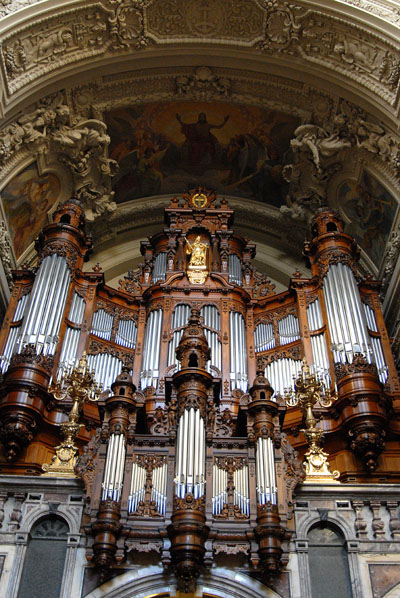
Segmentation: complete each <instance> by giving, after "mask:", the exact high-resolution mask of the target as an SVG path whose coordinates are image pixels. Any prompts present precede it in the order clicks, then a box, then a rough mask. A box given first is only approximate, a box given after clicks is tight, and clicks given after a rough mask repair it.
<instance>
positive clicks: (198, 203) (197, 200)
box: [192, 193, 208, 208]
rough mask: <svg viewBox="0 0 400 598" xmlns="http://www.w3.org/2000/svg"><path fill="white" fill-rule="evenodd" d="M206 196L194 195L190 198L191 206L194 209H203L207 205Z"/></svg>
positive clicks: (202, 194)
mask: <svg viewBox="0 0 400 598" xmlns="http://www.w3.org/2000/svg"><path fill="white" fill-rule="evenodd" d="M207 201H208V200H207V195H205V194H204V193H195V194H194V195H193V197H192V204H193V205H194V207H195V208H204V207H205V206H206V205H207Z"/></svg>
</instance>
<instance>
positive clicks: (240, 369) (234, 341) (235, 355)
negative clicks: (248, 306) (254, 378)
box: [229, 311, 247, 392]
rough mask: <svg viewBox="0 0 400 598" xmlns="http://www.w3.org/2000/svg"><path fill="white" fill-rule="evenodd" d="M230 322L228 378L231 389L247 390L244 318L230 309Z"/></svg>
mask: <svg viewBox="0 0 400 598" xmlns="http://www.w3.org/2000/svg"><path fill="white" fill-rule="evenodd" d="M229 324H230V339H231V342H230V357H231V361H230V380H231V390H233V389H234V388H240V389H241V390H242V391H243V392H246V391H247V349H246V329H245V323H244V318H243V316H242V314H241V313H239V312H237V311H231V312H230V314H229Z"/></svg>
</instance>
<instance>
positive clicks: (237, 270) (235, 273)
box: [228, 253, 242, 286]
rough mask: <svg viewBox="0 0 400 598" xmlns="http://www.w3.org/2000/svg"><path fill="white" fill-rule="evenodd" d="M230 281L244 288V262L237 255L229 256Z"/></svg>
mask: <svg viewBox="0 0 400 598" xmlns="http://www.w3.org/2000/svg"><path fill="white" fill-rule="evenodd" d="M228 279H229V282H234V283H236V284H237V285H239V286H242V262H241V261H240V259H239V257H238V256H237V255H236V253H231V254H229V269H228Z"/></svg>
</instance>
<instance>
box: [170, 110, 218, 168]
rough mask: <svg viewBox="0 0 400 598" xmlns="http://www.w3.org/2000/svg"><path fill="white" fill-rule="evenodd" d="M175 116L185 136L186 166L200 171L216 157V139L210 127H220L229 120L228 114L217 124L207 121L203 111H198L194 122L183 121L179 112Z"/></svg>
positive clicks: (208, 165)
mask: <svg viewBox="0 0 400 598" xmlns="http://www.w3.org/2000/svg"><path fill="white" fill-rule="evenodd" d="M176 118H177V121H178V122H179V124H180V125H181V131H182V133H183V135H184V136H185V137H186V141H185V144H187V153H186V161H187V163H188V166H189V168H190V170H192V171H193V172H202V171H203V170H204V169H205V168H207V167H210V165H212V163H213V161H214V160H215V158H216V149H217V146H218V139H217V138H216V137H215V136H214V135H213V134H212V133H211V129H222V127H223V126H224V125H225V124H226V123H227V121H228V120H229V115H228V116H225V117H224V120H223V121H222V123H221V124H219V125H213V124H211V123H209V122H208V121H207V116H206V114H205V113H204V112H200V114H199V116H198V118H197V122H194V123H184V122H183V121H182V118H181V116H180V114H177V115H176Z"/></svg>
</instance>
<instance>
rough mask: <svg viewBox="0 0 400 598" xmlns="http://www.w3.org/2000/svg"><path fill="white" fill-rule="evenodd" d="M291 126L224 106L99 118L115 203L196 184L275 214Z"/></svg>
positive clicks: (256, 111)
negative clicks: (113, 166)
mask: <svg viewBox="0 0 400 598" xmlns="http://www.w3.org/2000/svg"><path fill="white" fill-rule="evenodd" d="M227 115H229V116H227ZM299 124H300V123H299V119H298V118H297V117H293V116H289V115H286V114H281V113H278V112H274V111H267V110H263V109H260V108H255V107H249V106H236V105H233V104H230V103H229V104H228V103H226V104H216V105H210V104H206V103H204V102H175V103H167V104H162V103H160V104H149V105H144V106H139V107H134V108H133V107H130V108H124V109H117V110H115V111H113V112H111V113H110V114H109V115H108V116H107V126H108V128H109V131H110V135H111V139H112V142H111V146H110V156H111V157H112V158H114V159H116V160H117V161H118V164H119V172H118V173H117V174H116V175H115V176H114V177H113V182H112V184H113V189H114V190H115V201H116V202H117V203H123V202H126V201H130V200H134V199H138V198H142V197H146V196H147V197H148V196H151V195H156V194H160V193H162V194H168V193H176V190H177V189H183V188H191V185H192V186H193V185H194V184H203V185H206V186H207V185H208V186H209V187H210V188H213V189H214V190H215V191H216V192H217V193H220V194H224V193H227V194H233V195H237V196H240V197H245V198H249V199H253V200H256V201H260V202H263V203H269V204H271V205H273V206H276V207H280V206H281V205H282V204H283V203H284V202H285V196H286V193H287V183H286V182H285V181H284V180H283V177H282V169H283V167H284V165H285V164H286V163H287V160H290V145H289V142H290V139H291V138H292V137H293V132H294V130H295V129H296V127H297V126H299ZM288 154H289V155H288ZM139 163H140V166H139Z"/></svg>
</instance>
